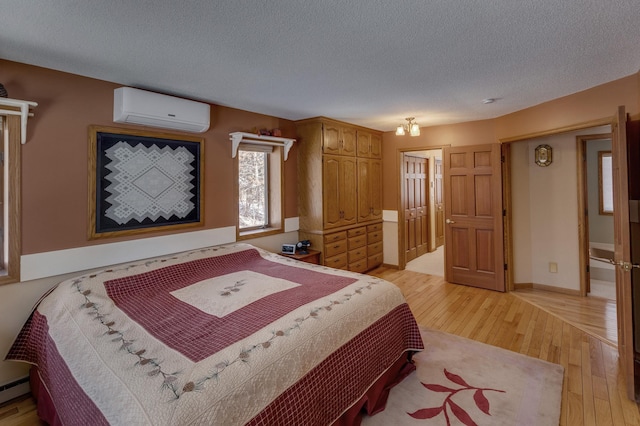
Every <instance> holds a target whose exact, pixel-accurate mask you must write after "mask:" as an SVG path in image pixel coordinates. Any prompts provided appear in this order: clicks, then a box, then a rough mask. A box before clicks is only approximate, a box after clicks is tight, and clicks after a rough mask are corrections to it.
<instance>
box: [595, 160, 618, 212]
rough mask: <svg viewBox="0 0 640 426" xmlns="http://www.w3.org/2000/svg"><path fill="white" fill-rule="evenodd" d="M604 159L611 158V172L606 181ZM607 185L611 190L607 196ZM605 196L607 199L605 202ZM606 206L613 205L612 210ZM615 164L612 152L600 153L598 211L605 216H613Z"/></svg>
mask: <svg viewBox="0 0 640 426" xmlns="http://www.w3.org/2000/svg"><path fill="white" fill-rule="evenodd" d="M604 158H609V163H610V170H609V172H608V173H607V175H608V179H605V178H606V177H607V176H605V171H604V170H603V169H604ZM605 184H606V185H607V186H608V188H609V190H608V192H607V193H606V194H605V189H604V185H605ZM605 196H606V197H607V200H606V201H609V202H608V203H606V202H605ZM606 204H609V205H611V209H607V208H606ZM614 208H615V207H614V205H613V162H612V156H611V151H598V210H599V213H600V214H601V215H603V216H613V209H614Z"/></svg>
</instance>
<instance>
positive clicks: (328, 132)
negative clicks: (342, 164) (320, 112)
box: [322, 124, 340, 154]
mask: <svg viewBox="0 0 640 426" xmlns="http://www.w3.org/2000/svg"><path fill="white" fill-rule="evenodd" d="M322 129H323V137H322V152H324V153H325V154H340V128H338V127H336V126H332V125H330V124H325V125H323V127H322Z"/></svg>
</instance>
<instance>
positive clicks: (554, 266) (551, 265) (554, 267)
mask: <svg viewBox="0 0 640 426" xmlns="http://www.w3.org/2000/svg"><path fill="white" fill-rule="evenodd" d="M549 272H551V273H554V274H555V273H557V272H558V263H557V262H549Z"/></svg>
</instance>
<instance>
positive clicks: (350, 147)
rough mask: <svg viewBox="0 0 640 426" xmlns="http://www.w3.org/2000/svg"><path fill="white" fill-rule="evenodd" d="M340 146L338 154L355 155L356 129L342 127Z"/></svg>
mask: <svg viewBox="0 0 640 426" xmlns="http://www.w3.org/2000/svg"><path fill="white" fill-rule="evenodd" d="M341 130H342V135H341V138H342V146H341V150H340V154H342V155H351V156H355V155H356V143H357V140H356V137H357V134H356V129H354V128H352V127H343V128H342V129H341Z"/></svg>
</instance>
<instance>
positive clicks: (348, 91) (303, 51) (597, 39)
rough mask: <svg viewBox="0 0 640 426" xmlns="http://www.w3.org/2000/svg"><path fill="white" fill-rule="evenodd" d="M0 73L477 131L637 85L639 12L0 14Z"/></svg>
mask: <svg viewBox="0 0 640 426" xmlns="http://www.w3.org/2000/svg"><path fill="white" fill-rule="evenodd" d="M0 58H3V59H7V60H11V61H17V62H24V63H28V64H34V65H39V66H43V67H47V68H53V69H57V70H62V71H66V72H70V73H74V74H80V75H85V76H89V77H93V78H97V79H102V80H107V81H112V82H116V83H120V84H123V85H128V86H134V87H139V88H147V89H152V90H155V91H159V92H164V93H168V94H174V95H178V96H184V97H189V98H193V99H199V100H204V101H207V102H210V103H213V104H218V105H225V106H229V107H234V108H239V109H243V110H248V111H254V112H258V113H263V114H267V115H273V116H276V117H281V118H287V119H291V120H297V119H302V118H307V117H313V116H318V115H324V116H328V117H332V118H335V119H339V120H344V121H347V122H351V123H354V124H360V125H363V126H367V127H371V128H374V129H378V130H393V129H394V128H395V126H397V125H398V124H400V123H401V122H404V118H405V117H407V116H415V117H416V119H417V122H418V123H419V124H420V125H421V126H427V125H435V124H447V123H456V122H463V121H470V120H478V119H486V118H493V117H497V116H501V115H504V114H507V113H509V112H513V111H517V110H520V109H523V108H526V107H529V106H533V105H536V104H539V103H542V102H545V101H548V100H550V99H554V98H558V97H561V96H564V95H568V94H571V93H575V92H578V91H581V90H584V89H587V88H589V87H593V86H595V85H598V84H601V83H605V82H608V81H612V80H615V79H618V78H621V77H625V76H628V75H631V74H634V73H636V72H638V70H639V69H640V2H639V1H638V0H606V1H605V0H600V1H597V0H428V1H427V0H413V1H412V0H394V1H383V0H313V1H312V0H234V1H216V0H182V1H181V0H171V1H169V0H57V1H52V0H0ZM1 76H2V70H1V69H0V78H1ZM0 82H1V81H0ZM1 83H4V84H5V86H6V85H7V84H8V83H11V82H7V81H4V82H1ZM485 98H497V99H499V100H498V102H496V103H493V104H489V105H484V104H483V103H482V102H481V101H482V100H483V99H485Z"/></svg>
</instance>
